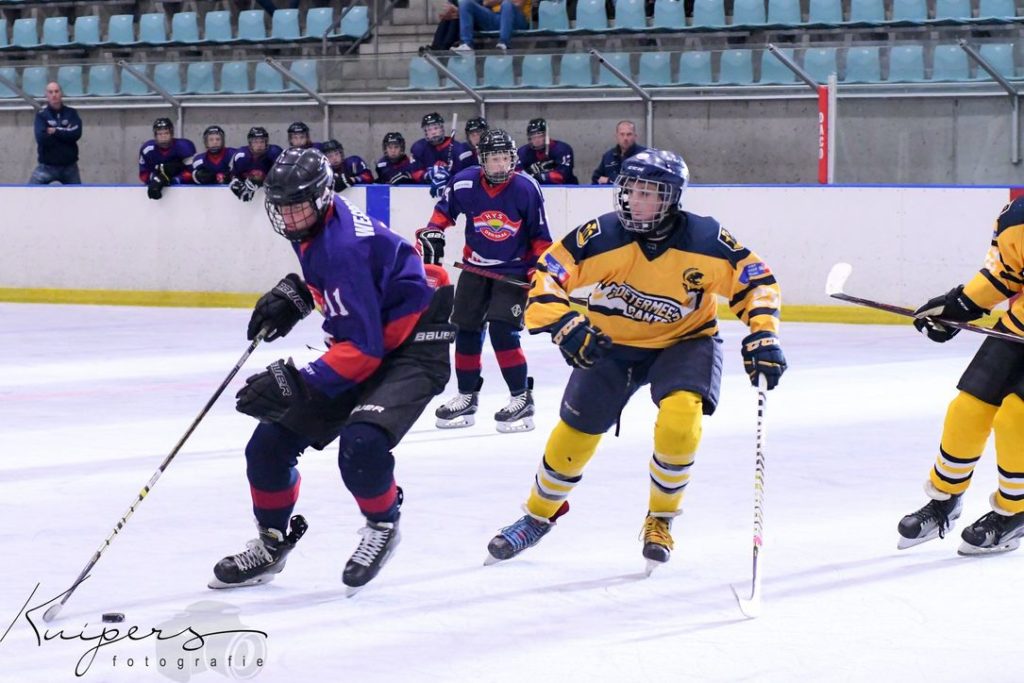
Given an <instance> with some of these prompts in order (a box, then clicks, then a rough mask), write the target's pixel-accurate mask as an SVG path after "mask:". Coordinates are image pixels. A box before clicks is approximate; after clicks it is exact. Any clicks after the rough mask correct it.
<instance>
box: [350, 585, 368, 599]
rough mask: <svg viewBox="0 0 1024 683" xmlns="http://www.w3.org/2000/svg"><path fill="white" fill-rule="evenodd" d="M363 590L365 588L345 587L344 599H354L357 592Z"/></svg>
mask: <svg viewBox="0 0 1024 683" xmlns="http://www.w3.org/2000/svg"><path fill="white" fill-rule="evenodd" d="M364 588H366V586H346V587H345V597H346V598H354V597H355V596H356V595H357V594H358V593H359V591H361V590H363V589H364Z"/></svg>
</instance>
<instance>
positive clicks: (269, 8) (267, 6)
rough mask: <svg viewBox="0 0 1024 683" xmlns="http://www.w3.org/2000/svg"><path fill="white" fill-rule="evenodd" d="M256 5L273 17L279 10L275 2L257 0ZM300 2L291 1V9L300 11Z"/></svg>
mask: <svg viewBox="0 0 1024 683" xmlns="http://www.w3.org/2000/svg"><path fill="white" fill-rule="evenodd" d="M256 4H257V5H259V6H260V7H262V8H263V9H264V10H266V12H267V14H269V15H271V16H273V15H274V12H275V11H276V10H277V5H275V4H274V2H273V0H256ZM298 7H299V0H290V2H289V3H288V8H289V9H298Z"/></svg>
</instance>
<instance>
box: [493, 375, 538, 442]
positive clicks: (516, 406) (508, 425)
mask: <svg viewBox="0 0 1024 683" xmlns="http://www.w3.org/2000/svg"><path fill="white" fill-rule="evenodd" d="M494 423H495V426H496V427H497V428H498V431H499V432H501V433H502V434H511V433H514V432H529V431H532V430H533V378H532V377H527V378H526V391H523V392H520V393H518V394H512V398H511V400H509V402H508V405H507V406H505V407H504V408H502V409H501V410H499V411H498V412H496V413H495V414H494Z"/></svg>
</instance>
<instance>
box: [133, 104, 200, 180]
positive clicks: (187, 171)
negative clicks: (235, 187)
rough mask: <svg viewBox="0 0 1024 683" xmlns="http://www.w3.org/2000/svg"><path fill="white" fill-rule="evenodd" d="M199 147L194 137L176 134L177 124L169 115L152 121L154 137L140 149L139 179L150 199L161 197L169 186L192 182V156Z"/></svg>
mask: <svg viewBox="0 0 1024 683" xmlns="http://www.w3.org/2000/svg"><path fill="white" fill-rule="evenodd" d="M195 153H196V146H195V145H194V144H192V141H191V140H186V139H184V138H175V137H174V124H173V123H171V120H170V119H168V118H159V119H157V120H156V121H154V122H153V139H152V140H147V141H146V142H145V143H144V144H143V145H142V147H140V148H139V180H140V181H142V184H143V185H145V186H146V191H147V194H148V195H149V198H150V199H160V197H161V196H163V189H164V188H165V187H168V186H169V185H181V184H182V183H191V182H192V157H193V156H195Z"/></svg>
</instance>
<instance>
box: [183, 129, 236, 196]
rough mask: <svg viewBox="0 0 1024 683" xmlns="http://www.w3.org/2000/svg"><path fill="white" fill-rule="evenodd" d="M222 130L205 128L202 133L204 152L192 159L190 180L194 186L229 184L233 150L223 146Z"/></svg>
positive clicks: (224, 137) (223, 136)
mask: <svg viewBox="0 0 1024 683" xmlns="http://www.w3.org/2000/svg"><path fill="white" fill-rule="evenodd" d="M226 137H227V136H225V135H224V129H223V128H221V127H220V126H207V128H206V130H204V131H203V146H204V147H206V151H205V152H202V153H200V154H197V155H195V157H194V158H193V159H192V180H193V182H195V184H196V185H227V184H228V183H230V182H231V158H232V157H233V156H234V155H235V150H233V149H232V148H230V147H225V146H224V140H225V139H226Z"/></svg>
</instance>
